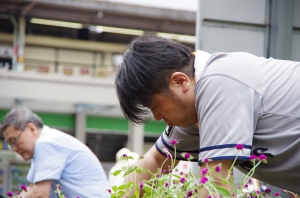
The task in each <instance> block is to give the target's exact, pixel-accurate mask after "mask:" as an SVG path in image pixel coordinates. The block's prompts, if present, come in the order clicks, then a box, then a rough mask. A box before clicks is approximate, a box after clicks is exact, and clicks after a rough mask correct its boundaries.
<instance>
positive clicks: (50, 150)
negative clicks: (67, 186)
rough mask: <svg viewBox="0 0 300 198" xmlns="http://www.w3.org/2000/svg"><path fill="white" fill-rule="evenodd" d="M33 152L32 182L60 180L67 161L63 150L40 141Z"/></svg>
mask: <svg viewBox="0 0 300 198" xmlns="http://www.w3.org/2000/svg"><path fill="white" fill-rule="evenodd" d="M34 150H35V153H34V157H33V163H34V167H32V168H33V170H32V173H31V175H32V176H31V178H33V181H32V182H33V183H36V182H39V181H44V180H58V179H60V177H61V175H62V171H63V170H64V168H65V166H66V160H67V155H66V154H64V149H63V148H61V147H59V146H56V145H54V144H53V143H50V142H47V141H40V142H37V143H36V145H35V149H34Z"/></svg>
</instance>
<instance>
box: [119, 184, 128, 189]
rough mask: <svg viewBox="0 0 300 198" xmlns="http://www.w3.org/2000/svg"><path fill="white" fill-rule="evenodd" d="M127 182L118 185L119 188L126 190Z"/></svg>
mask: <svg viewBox="0 0 300 198" xmlns="http://www.w3.org/2000/svg"><path fill="white" fill-rule="evenodd" d="M126 187H127V184H122V185H121V186H118V190H124V189H126Z"/></svg>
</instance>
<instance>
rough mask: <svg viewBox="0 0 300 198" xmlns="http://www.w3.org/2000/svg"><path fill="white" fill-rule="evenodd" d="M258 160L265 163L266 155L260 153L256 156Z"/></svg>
mask: <svg viewBox="0 0 300 198" xmlns="http://www.w3.org/2000/svg"><path fill="white" fill-rule="evenodd" d="M258 158H259V160H260V161H262V162H263V163H267V156H265V155H264V154H260V155H259V156H258Z"/></svg>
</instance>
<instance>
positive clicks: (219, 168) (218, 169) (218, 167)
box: [216, 165, 221, 173]
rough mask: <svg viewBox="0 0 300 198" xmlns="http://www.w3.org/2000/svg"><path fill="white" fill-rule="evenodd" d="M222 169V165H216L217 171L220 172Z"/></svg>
mask: <svg viewBox="0 0 300 198" xmlns="http://www.w3.org/2000/svg"><path fill="white" fill-rule="evenodd" d="M220 170H221V167H220V166H218V165H217V166H216V172H217V173H218V172H220Z"/></svg>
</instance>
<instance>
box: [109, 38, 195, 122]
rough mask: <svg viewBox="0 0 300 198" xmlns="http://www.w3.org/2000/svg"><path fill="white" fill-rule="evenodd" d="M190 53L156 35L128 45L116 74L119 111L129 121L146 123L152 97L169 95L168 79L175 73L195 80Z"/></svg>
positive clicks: (192, 57) (187, 48) (186, 49)
mask: <svg viewBox="0 0 300 198" xmlns="http://www.w3.org/2000/svg"><path fill="white" fill-rule="evenodd" d="M194 59H195V57H194V55H192V50H191V49H190V48H189V47H187V46H185V45H183V44H180V43H178V42H175V41H173V40H170V39H166V38H161V37H157V36H141V37H138V38H136V39H135V40H133V41H132V42H131V43H130V44H129V48H128V50H127V51H125V52H124V53H123V62H122V63H121V65H120V68H119V70H118V72H117V75H116V79H115V85H116V90H117V96H118V99H119V103H120V106H121V109H122V111H123V113H124V115H125V117H126V118H127V119H128V120H129V121H130V122H131V123H136V124H142V123H145V122H147V121H148V120H149V117H147V115H148V113H149V110H148V109H146V108H145V107H149V106H150V105H151V101H152V99H153V96H154V95H155V94H172V91H171V90H170V89H169V80H170V77H171V75H172V74H173V73H174V72H183V73H185V74H186V75H187V76H188V77H190V78H194V67H193V64H194Z"/></svg>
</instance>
